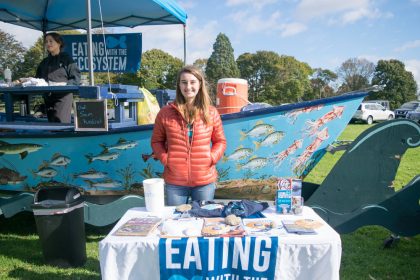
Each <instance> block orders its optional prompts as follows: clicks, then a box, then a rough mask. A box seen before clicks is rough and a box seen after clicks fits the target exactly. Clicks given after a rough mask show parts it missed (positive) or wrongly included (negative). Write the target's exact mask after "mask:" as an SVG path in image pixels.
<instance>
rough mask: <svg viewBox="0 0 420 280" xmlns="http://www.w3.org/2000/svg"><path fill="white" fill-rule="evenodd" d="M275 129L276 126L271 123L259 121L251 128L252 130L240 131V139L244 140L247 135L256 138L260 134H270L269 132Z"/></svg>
mask: <svg viewBox="0 0 420 280" xmlns="http://www.w3.org/2000/svg"><path fill="white" fill-rule="evenodd" d="M274 131H275V128H274V126H272V125H271V124H267V123H263V122H262V121H261V122H257V124H256V125H255V126H254V127H253V128H251V129H250V130H248V131H246V132H244V131H241V132H240V133H241V138H240V140H241V141H242V140H244V139H245V138H246V137H254V138H256V137H260V136H263V135H268V134H270V133H272V132H274Z"/></svg>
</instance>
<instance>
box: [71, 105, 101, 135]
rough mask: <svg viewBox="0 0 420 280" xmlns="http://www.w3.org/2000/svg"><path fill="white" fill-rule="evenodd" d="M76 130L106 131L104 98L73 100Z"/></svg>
mask: <svg viewBox="0 0 420 280" xmlns="http://www.w3.org/2000/svg"><path fill="white" fill-rule="evenodd" d="M74 109H75V114H74V126H75V130H76V131H108V119H107V112H106V109H107V108H106V100H88V101H75V102H74Z"/></svg>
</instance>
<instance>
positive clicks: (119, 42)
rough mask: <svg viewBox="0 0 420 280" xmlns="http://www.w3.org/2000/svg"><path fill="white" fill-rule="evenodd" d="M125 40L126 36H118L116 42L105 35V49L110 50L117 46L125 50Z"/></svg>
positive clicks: (111, 37) (113, 38)
mask: <svg viewBox="0 0 420 280" xmlns="http://www.w3.org/2000/svg"><path fill="white" fill-rule="evenodd" d="M126 40H127V36H120V39H119V40H118V39H117V38H115V37H113V36H110V35H107V36H106V47H107V48H110V49H112V48H115V47H117V46H118V45H119V46H120V48H121V49H126V48H127V43H126V42H125V41H126Z"/></svg>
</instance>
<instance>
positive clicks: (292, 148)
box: [274, 139, 303, 165]
mask: <svg viewBox="0 0 420 280" xmlns="http://www.w3.org/2000/svg"><path fill="white" fill-rule="evenodd" d="M302 144H303V139H299V140H295V141H294V142H293V143H292V145H290V146H289V147H288V148H287V149H286V150H284V151H282V152H280V153H278V154H277V155H276V156H275V159H274V162H275V163H276V164H277V165H279V164H281V162H282V161H283V160H284V159H285V158H287V157H288V156H289V155H291V154H294V153H295V152H296V150H297V149H300V148H302Z"/></svg>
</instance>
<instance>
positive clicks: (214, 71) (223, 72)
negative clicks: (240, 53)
mask: <svg viewBox="0 0 420 280" xmlns="http://www.w3.org/2000/svg"><path fill="white" fill-rule="evenodd" d="M206 76H207V80H208V82H209V85H210V91H211V95H212V99H213V101H214V100H215V98H214V93H215V92H216V87H217V81H218V80H219V79H221V78H237V77H239V69H238V65H236V61H235V57H234V54H233V48H232V45H231V44H230V41H229V38H228V37H227V36H226V35H225V34H223V33H219V35H217V38H216V42H215V43H214V44H213V52H212V54H211V55H210V58H209V59H208V61H207V67H206Z"/></svg>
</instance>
